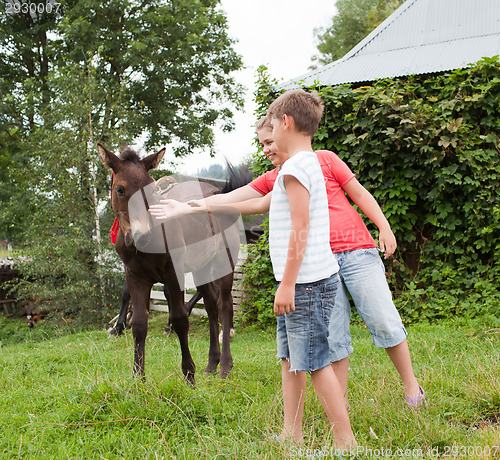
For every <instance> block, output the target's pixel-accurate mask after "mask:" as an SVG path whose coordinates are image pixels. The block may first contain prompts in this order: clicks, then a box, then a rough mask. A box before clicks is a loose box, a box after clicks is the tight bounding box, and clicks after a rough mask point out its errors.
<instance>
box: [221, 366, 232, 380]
mask: <svg viewBox="0 0 500 460" xmlns="http://www.w3.org/2000/svg"><path fill="white" fill-rule="evenodd" d="M231 369H232V367H230V368H229V369H221V370H220V372H219V377H220V378H221V379H225V378H227V377H229V375H230V374H231Z"/></svg>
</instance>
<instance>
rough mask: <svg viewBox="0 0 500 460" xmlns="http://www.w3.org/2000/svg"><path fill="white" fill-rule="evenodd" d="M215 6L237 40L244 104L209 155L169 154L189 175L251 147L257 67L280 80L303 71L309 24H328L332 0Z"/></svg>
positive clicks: (310, 50)
mask: <svg viewBox="0 0 500 460" xmlns="http://www.w3.org/2000/svg"><path fill="white" fill-rule="evenodd" d="M221 9H222V10H223V11H225V13H226V17H227V19H228V29H229V36H230V37H231V38H233V39H234V40H236V41H237V42H236V43H235V44H234V49H235V51H236V52H237V53H238V54H240V55H241V56H242V59H243V64H244V66H245V69H244V70H241V71H239V72H235V73H234V77H235V79H236V80H237V81H238V82H239V83H241V84H243V85H244V86H245V87H246V88H247V91H246V93H245V95H244V99H245V108H244V111H243V112H236V113H235V116H234V123H235V130H233V131H232V132H231V133H222V132H216V135H215V150H216V152H217V155H216V156H215V157H214V158H211V157H210V156H209V155H208V153H193V154H191V155H189V156H188V157H187V158H186V159H185V160H179V159H175V165H176V169H177V171H176V172H180V173H183V174H195V173H197V171H198V170H199V169H201V168H206V167H208V166H210V165H211V164H215V163H219V164H222V165H225V160H226V159H228V160H229V161H230V162H231V163H232V164H234V165H237V164H240V163H241V162H242V161H243V160H244V159H245V158H248V157H249V156H250V155H251V153H252V152H254V150H255V147H254V146H253V144H252V141H253V139H254V124H255V121H256V120H255V119H254V110H255V104H254V103H253V93H254V91H255V79H256V71H257V68H258V67H259V66H260V65H265V66H267V67H268V69H269V74H270V76H271V77H272V78H274V79H276V80H278V81H280V82H281V81H287V80H290V79H292V78H295V77H297V76H299V75H301V74H303V73H306V72H308V70H309V66H310V65H311V64H312V60H311V58H312V56H313V55H315V54H317V47H316V45H317V43H316V40H315V37H314V29H315V28H316V27H324V28H326V27H328V26H329V25H330V24H331V20H332V17H333V16H334V14H335V13H336V9H335V0H308V1H304V0H250V1H246V2H243V1H242V0H221ZM167 152H168V149H167ZM173 159H174V157H173V155H169V154H168V153H167V155H166V156H165V160H164V165H165V166H166V167H168V163H169V162H172V161H173Z"/></svg>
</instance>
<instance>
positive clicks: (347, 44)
mask: <svg viewBox="0 0 500 460" xmlns="http://www.w3.org/2000/svg"><path fill="white" fill-rule="evenodd" d="M404 1H405V0H337V1H336V3H335V5H336V7H337V11H338V12H337V14H336V15H335V16H334V17H333V18H332V25H331V26H330V27H328V28H327V29H326V30H325V29H324V28H322V27H320V28H317V29H315V36H316V38H317V40H318V51H319V53H320V54H319V55H316V56H313V60H314V61H318V63H319V64H321V65H326V64H329V63H331V62H334V61H336V60H337V59H340V58H341V57H342V56H344V55H345V54H346V53H347V52H348V51H350V50H351V49H352V48H354V47H355V46H356V45H357V44H358V43H359V42H360V41H361V40H363V38H365V37H366V36H367V35H368V34H369V33H370V32H371V31H372V30H373V29H375V28H376V27H377V26H378V25H379V24H381V23H382V22H383V21H384V19H386V18H387V17H388V16H389V15H390V14H392V12H393V11H395V10H396V8H398V7H399V6H400V5H402V4H403V3H404Z"/></svg>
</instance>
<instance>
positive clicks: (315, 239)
mask: <svg viewBox="0 0 500 460" xmlns="http://www.w3.org/2000/svg"><path fill="white" fill-rule="evenodd" d="M322 113H323V103H322V101H321V99H320V98H319V97H317V96H314V95H312V94H310V93H307V92H305V91H303V90H291V91H287V92H286V93H284V94H282V95H281V96H280V97H278V98H277V99H276V100H275V101H274V102H273V103H272V104H271V106H270V107H269V110H268V116H269V118H270V119H271V123H272V125H273V139H274V142H275V143H276V145H277V150H278V153H276V155H278V156H279V155H280V153H279V152H288V153H287V154H285V157H284V158H283V166H282V168H281V170H280V172H279V174H278V177H277V180H276V182H275V185H274V188H273V193H272V198H271V204H270V210H269V250H270V255H271V261H272V264H273V271H274V274H275V277H276V279H277V281H279V282H280V284H279V286H278V289H277V291H276V296H275V301H274V312H275V314H276V315H277V316H278V333H277V342H278V354H277V357H278V358H280V359H281V360H282V387H283V399H284V426H283V430H282V432H281V434H280V436H279V437H280V439H292V440H294V441H295V442H301V441H302V413H303V407H304V394H303V388H304V380H305V378H306V375H305V373H306V372H309V373H310V375H311V379H312V382H313V385H314V389H315V391H316V394H317V395H318V397H319V399H320V402H321V404H322V406H323V408H324V410H325V413H326V415H327V417H328V420H329V421H330V424H331V427H332V432H333V435H334V440H335V444H336V447H337V448H339V449H348V448H349V447H351V446H352V445H353V444H354V443H355V440H354V435H353V433H352V430H351V426H350V423H349V417H348V415H347V411H346V408H345V405H344V400H343V392H342V389H341V387H340V384H339V382H338V380H337V378H336V376H335V373H334V371H333V369H332V368H331V366H330V357H329V347H328V323H329V319H330V316H331V311H332V308H333V305H334V302H335V291H336V288H337V284H338V282H339V281H338V276H337V272H338V264H337V262H336V259H335V257H334V255H333V254H332V252H331V249H330V232H329V216H328V202H327V197H326V189H325V184H324V179H323V175H322V172H321V168H320V166H319V163H318V160H317V158H316V155H315V154H314V152H313V150H312V147H311V139H312V136H313V135H314V133H315V132H316V130H317V128H318V125H319V122H320V120H321V117H322Z"/></svg>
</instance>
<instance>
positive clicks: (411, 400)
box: [405, 385, 427, 409]
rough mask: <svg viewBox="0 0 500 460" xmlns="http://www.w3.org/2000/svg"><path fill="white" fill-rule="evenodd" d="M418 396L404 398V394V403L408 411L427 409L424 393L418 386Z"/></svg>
mask: <svg viewBox="0 0 500 460" xmlns="http://www.w3.org/2000/svg"><path fill="white" fill-rule="evenodd" d="M418 390H419V394H418V395H417V396H406V393H405V401H406V404H407V405H408V407H409V408H410V409H418V408H419V407H420V406H422V405H423V406H424V407H427V401H426V400H425V391H424V389H423V388H422V387H421V386H420V385H419V386H418Z"/></svg>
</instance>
